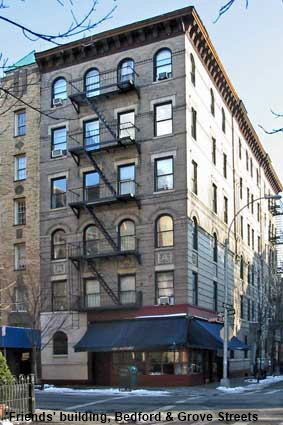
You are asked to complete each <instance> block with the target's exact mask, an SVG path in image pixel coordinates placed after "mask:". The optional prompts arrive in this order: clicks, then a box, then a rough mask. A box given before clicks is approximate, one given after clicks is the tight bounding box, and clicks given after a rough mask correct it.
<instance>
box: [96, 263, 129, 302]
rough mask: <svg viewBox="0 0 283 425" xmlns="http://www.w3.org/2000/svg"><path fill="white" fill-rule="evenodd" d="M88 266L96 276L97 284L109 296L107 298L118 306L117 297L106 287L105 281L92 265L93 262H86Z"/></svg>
mask: <svg viewBox="0 0 283 425" xmlns="http://www.w3.org/2000/svg"><path fill="white" fill-rule="evenodd" d="M88 265H89V267H90V268H91V269H92V271H93V273H94V274H95V275H96V277H97V279H98V280H99V282H100V283H101V286H102V287H103V289H104V290H105V292H106V293H107V295H109V297H110V298H111V299H112V301H113V302H114V304H117V305H120V304H121V303H120V300H119V298H118V297H117V295H116V294H115V293H114V292H113V291H112V289H111V288H110V287H109V286H108V284H107V282H106V281H105V279H104V277H103V276H102V274H100V273H99V272H98V270H97V268H96V267H95V264H94V263H93V261H88Z"/></svg>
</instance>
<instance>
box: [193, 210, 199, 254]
mask: <svg viewBox="0 0 283 425" xmlns="http://www.w3.org/2000/svg"><path fill="white" fill-rule="evenodd" d="M193 249H195V250H196V251H197V250H198V222H197V219H196V218H195V217H193Z"/></svg>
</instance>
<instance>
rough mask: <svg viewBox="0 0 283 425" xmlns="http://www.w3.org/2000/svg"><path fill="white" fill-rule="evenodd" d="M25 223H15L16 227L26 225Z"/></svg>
mask: <svg viewBox="0 0 283 425" xmlns="http://www.w3.org/2000/svg"><path fill="white" fill-rule="evenodd" d="M16 199H17V198H16ZM25 225H26V223H19V224H13V226H14V227H21V226H25Z"/></svg>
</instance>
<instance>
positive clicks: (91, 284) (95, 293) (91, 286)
mask: <svg viewBox="0 0 283 425" xmlns="http://www.w3.org/2000/svg"><path fill="white" fill-rule="evenodd" d="M99 306H100V284H99V282H98V280H96V279H85V307H86V308H94V307H99Z"/></svg>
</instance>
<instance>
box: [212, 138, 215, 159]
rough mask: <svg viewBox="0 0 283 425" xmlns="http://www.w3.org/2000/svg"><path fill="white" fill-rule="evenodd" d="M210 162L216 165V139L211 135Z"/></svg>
mask: <svg viewBox="0 0 283 425" xmlns="http://www.w3.org/2000/svg"><path fill="white" fill-rule="evenodd" d="M212 162H213V164H214V165H216V139H215V138H214V137H212Z"/></svg>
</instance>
